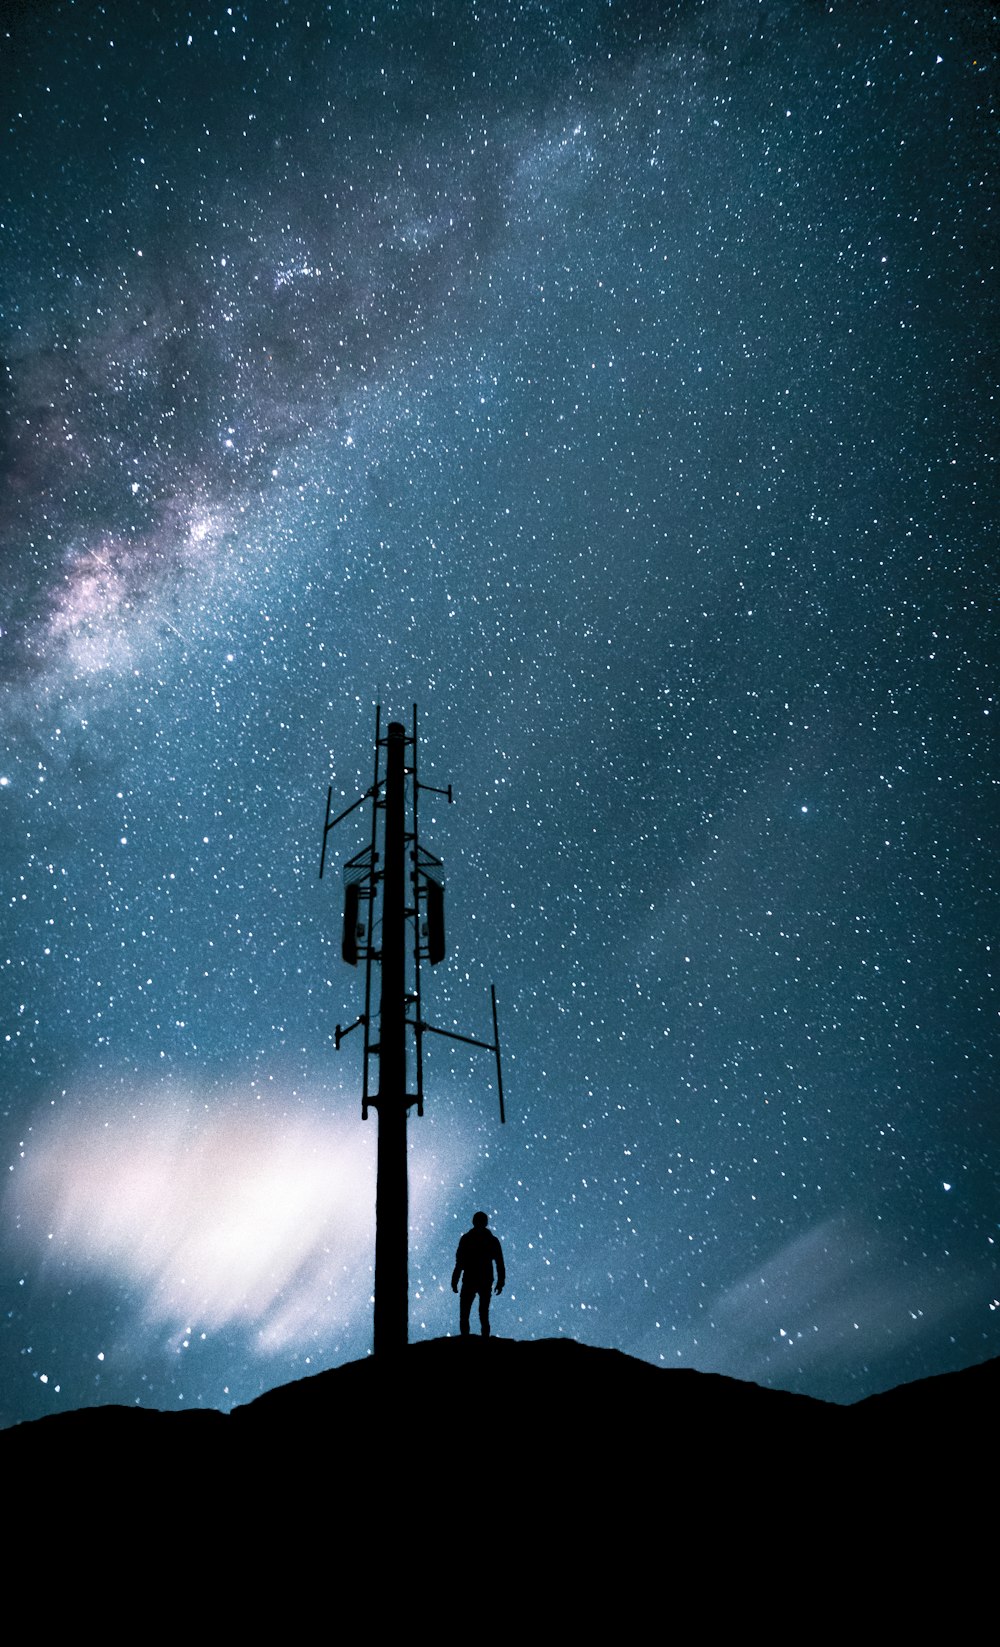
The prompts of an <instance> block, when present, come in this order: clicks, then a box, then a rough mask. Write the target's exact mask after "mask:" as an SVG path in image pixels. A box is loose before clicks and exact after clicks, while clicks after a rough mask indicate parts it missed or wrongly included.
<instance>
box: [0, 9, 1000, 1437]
mask: <svg viewBox="0 0 1000 1647" xmlns="http://www.w3.org/2000/svg"><path fill="white" fill-rule="evenodd" d="M983 16H984V14H983V13H982V12H981V11H980V10H979V8H976V7H972V6H967V5H959V6H948V5H943V4H935V5H931V6H930V7H927V8H922V9H921V13H920V17H919V20H918V19H915V18H913V17H908V16H904V15H902V14H901V13H900V8H899V7H897V6H888V5H886V6H879V5H874V4H873V5H868V6H865V7H864V8H861V9H860V11H859V9H858V8H853V7H847V6H841V5H838V4H833V5H812V4H809V5H803V4H801V3H799V0H795V3H791V0H789V3H788V4H782V3H777V4H773V5H771V4H761V5H749V4H742V3H741V4H736V3H730V4H727V3H713V4H704V5H702V4H694V3H692V4H683V5H673V6H671V5H656V6H652V5H650V6H641V5H633V6H628V5H621V6H612V5H606V4H597V3H593V4H588V3H580V4H577V5H571V4H559V3H553V4H551V5H542V4H525V5H504V4H500V5H492V6H490V7H488V8H483V9H482V11H480V12H477V11H476V9H475V8H474V7H473V6H472V5H468V4H462V5H459V4H457V3H450V4H436V5H429V4H420V3H416V0H414V3H409V0H408V3H406V4H401V5H398V6H386V5H383V4H373V3H372V0H369V3H367V4H366V5H364V6H361V5H357V6H355V5H350V4H339V5H332V6H329V7H323V6H321V5H310V4H294V3H293V4H287V5H280V4H259V5H249V6H239V5H234V6H231V7H230V6H225V5H211V6H207V7H206V6H200V7H197V8H191V9H190V10H189V9H188V8H185V7H182V6H179V5H172V4H166V5H159V6H158V7H156V8H155V10H154V9H151V8H136V7H134V6H127V5H122V4H108V5H104V6H97V5H92V4H86V5H84V4H77V5H74V4H69V3H65V0H59V3H52V4H36V5H30V4H25V5H21V6H19V7H16V8H14V10H13V13H12V15H9V16H8V20H7V22H6V24H5V29H6V36H5V38H4V41H3V50H4V58H5V64H6V72H5V73H4V75H3V91H2V94H0V95H2V99H3V129H4V132H5V135H6V152H5V158H4V166H3V173H2V175H3V176H4V178H5V180H6V182H5V193H6V198H5V200H4V204H3V210H2V223H3V242H2V244H3V263H2V268H0V308H2V315H3V321H2V347H3V375H2V380H0V381H2V389H3V396H4V405H3V413H4V422H3V434H2V445H0V483H2V489H0V532H2V545H3V549H2V554H3V592H2V614H3V616H2V651H0V671H2V706H3V707H2V713H3V725H4V734H5V735H4V750H3V757H2V758H3V770H2V773H0V807H2V809H3V814H4V830H3V848H2V859H0V862H2V871H3V898H4V904H5V908H6V911H7V919H6V923H5V941H4V946H3V951H2V954H0V961H2V971H3V979H4V993H3V1015H4V1030H3V1034H4V1038H5V1041H4V1047H3V1062H4V1080H3V1089H2V1091H3V1096H2V1105H3V1109H2V1116H3V1119H2V1138H3V1143H4V1147H5V1152H6V1160H7V1165H8V1167H9V1172H8V1183H7V1185H6V1186H5V1191H6V1193H5V1196H4V1200H3V1203H2V1207H0V1217H2V1250H3V1262H2V1285H3V1337H2V1346H3V1348H2V1371H0V1394H2V1400H0V1412H2V1417H3V1421H5V1422H8V1423H9V1422H13V1421H16V1420H18V1419H21V1418H24V1417H32V1416H37V1415H39V1414H41V1413H44V1412H48V1411H52V1410H56V1409H58V1408H60V1407H77V1406H80V1405H83V1404H85V1403H88V1402H93V1401H111V1400H113V1401H125V1402H133V1401H136V1400H141V1401H143V1402H146V1403H149V1404H152V1405H157V1406H162V1407H172V1406H175V1405H177V1404H179V1403H181V1402H183V1403H184V1404H190V1403H197V1402H203V1403H205V1404H207V1405H212V1406H228V1405H230V1404H231V1403H232V1402H234V1401H243V1400H246V1399H249V1398H250V1397H252V1396H253V1395H254V1394H256V1393H257V1392H258V1391H259V1390H260V1389H262V1388H266V1387H268V1386H270V1385H273V1384H277V1383H281V1382H283V1381H286V1380H288V1379H290V1378H293V1377H298V1376H301V1375H302V1373H304V1372H308V1371H311V1370H316V1369H318V1368H321V1367H325V1366H329V1365H331V1364H335V1363H338V1362H340V1361H343V1360H346V1359H351V1358H353V1357H356V1356H359V1355H363V1354H365V1353H366V1351H367V1349H368V1346H369V1344H370V1328H371V1304H370V1290H371V1259H372V1220H373V1179H372V1173H373V1164H374V1143H375V1121H374V1119H373V1120H372V1121H371V1122H369V1123H368V1124H367V1126H363V1125H362V1123H361V1121H360V1118H359V1104H358V1080H359V1068H358V1057H357V1051H358V1049H357V1047H356V1046H355V1043H354V1042H348V1044H347V1046H346V1047H345V1048H344V1049H343V1050H342V1051H341V1052H340V1053H339V1054H337V1053H335V1052H334V1050H333V1045H332V1033H333V1027H334V1024H335V1023H336V1022H337V1021H338V1020H339V1021H341V1022H345V1023H346V1022H348V1021H350V1019H351V1018H353V1016H354V1015H355V1012H356V1011H357V1010H358V1007H359V1003H358V996H357V988H358V981H357V979H356V977H355V976H354V974H352V973H351V972H349V970H348V969H347V968H345V967H344V966H343V965H342V964H341V962H340V959H339V918H340V907H339V897H338V892H337V885H336V881H334V883H333V884H330V885H328V884H326V883H324V885H323V886H322V887H320V886H319V885H318V883H317V880H316V869H317V863H318V853H319V844H320V828H321V824H322V809H323V799H324V795H325V789H326V785H327V783H328V782H330V781H331V779H332V781H333V784H334V793H335V799H336V800H339V798H340V797H343V804H344V805H346V804H347V803H348V802H349V801H350V800H353V798H354V796H355V794H356V793H357V792H358V791H359V790H360V789H361V788H363V787H365V786H366V785H367V783H368V782H369V779H370V767H371V736H372V731H373V723H374V705H375V702H376V701H377V700H380V701H381V703H382V706H383V712H384V713H385V714H386V715H387V716H389V717H391V718H407V717H408V714H409V708H410V705H411V704H412V703H413V702H416V703H418V704H419V706H420V712H421V725H422V732H423V745H422V756H421V760H422V769H423V773H424V775H425V777H426V778H427V779H428V781H430V782H437V783H441V784H446V783H448V782H451V783H453V784H454V786H455V793H456V799H457V804H456V806H455V807H453V808H450V809H449V808H448V807H447V806H444V807H441V806H437V807H431V806H428V807H427V808H426V809H425V812H424V825H425V830H426V844H427V845H428V846H430V847H432V848H433V850H434V851H435V852H437V853H438V854H439V855H440V856H442V857H443V858H444V860H445V864H446V868H447V879H448V900H449V902H448V932H449V955H448V958H447V960H446V962H445V963H444V964H443V965H442V966H441V967H439V968H437V969H436V971H435V972H434V974H433V976H432V978H431V979H430V981H429V983H428V985H427V990H426V997H425V1005H426V1007H427V1009H428V1013H429V1015H430V1016H431V1017H432V1018H433V1019H434V1020H435V1021H437V1022H439V1023H442V1024H444V1025H446V1026H448V1027H450V1026H454V1027H456V1028H458V1029H461V1030H463V1031H465V1032H466V1033H470V1034H473V1035H476V1034H485V1033H486V1032H487V1030H488V1027H489V992H488V986H489V982H490V980H491V979H495V980H496V984H497V989H498V994H499V998H500V1009H501V1023H502V1034H503V1039H504V1046H505V1053H506V1060H507V1062H506V1072H505V1073H506V1080H507V1083H508V1084H509V1091H508V1094H507V1096H508V1102H509V1125H508V1126H507V1128H506V1129H504V1130H501V1129H500V1128H499V1126H498V1125H497V1120H496V1109H495V1095H494V1093H493V1091H492V1089H491V1085H490V1067H489V1059H488V1058H482V1059H478V1058H476V1057H475V1056H469V1055H466V1054H465V1053H464V1052H463V1051H461V1050H459V1049H457V1048H452V1047H450V1046H449V1044H448V1043H446V1042H443V1041H442V1042H439V1043H438V1042H435V1044H434V1045H433V1046H432V1047H430V1048H429V1049H428V1054H429V1055H428V1069H427V1077H428V1080H427V1088H428V1104H427V1114H426V1116H425V1118H424V1119H423V1120H422V1121H417V1120H414V1121H413V1122H412V1123H411V1128H410V1139H411V1188H412V1198H413V1228H412V1242H411V1247H412V1250H411V1281H412V1293H413V1296H412V1301H411V1335H412V1336H414V1337H416V1336H420V1335H425V1334H426V1335H432V1336H437V1335H440V1334H443V1333H445V1332H447V1331H454V1330H455V1325H456V1307H455V1301H454V1299H453V1296H452V1294H451V1292H450V1290H449V1288H448V1280H449V1277H450V1273H451V1267H452V1263H453V1259H454V1250H455V1245H456V1241H457V1237H458V1235H459V1234H460V1233H461V1231H462V1230H463V1229H465V1228H466V1227H467V1226H468V1223H469V1220H470V1215H471V1213H472V1212H473V1211H474V1210H475V1209H476V1208H477V1207H479V1206H482V1207H485V1208H486V1209H487V1210H488V1211H489V1212H490V1215H491V1220H492V1223H493V1226H494V1227H495V1229H496V1231H497V1233H498V1234H499V1235H500V1236H501V1238H502V1240H503V1242H504V1246H505V1251H506V1254H507V1263H508V1274H509V1286H508V1291H507V1292H506V1293H505V1295H504V1297H503V1298H502V1299H501V1300H499V1301H498V1303H497V1305H496V1306H495V1309H494V1318H495V1319H494V1325H495V1330H497V1331H499V1332H500V1333H502V1334H505V1335H510V1336H515V1337H533V1336H534V1337H538V1336H550V1335H554V1334H569V1335H572V1336H573V1337H576V1338H579V1339H582V1340H585V1341H588V1342H591V1343H595V1344H606V1345H614V1346H617V1347H620V1348H621V1349H623V1350H626V1351H628V1352H629V1353H631V1354H634V1355H638V1356H641V1357H644V1358H646V1359H648V1360H650V1361H654V1362H657V1363H659V1362H662V1363H663V1364H665V1365H668V1366H696V1367H700V1368H705V1369H710V1370H715V1371H722V1372H727V1373H731V1374H734V1375H736V1376H739V1377H743V1378H750V1379H756V1380H759V1381H762V1382H767V1383H773V1384H777V1385H781V1386H782V1387H785V1388H789V1389H797V1390H804V1391H808V1392H810V1393H813V1394H818V1395H822V1396H827V1397H832V1398H834V1399H837V1400H842V1401H850V1400H854V1399H857V1398H859V1397H861V1396H863V1395H865V1394H867V1393H869V1392H871V1391H873V1390H876V1389H880V1388H884V1387H887V1386H889V1385H892V1384H894V1383H896V1382H898V1381H900V1380H901V1379H908V1378H914V1377H920V1376H923V1375H926V1374H929V1373H936V1372H942V1371H945V1370H947V1369H950V1368H954V1367H959V1366H962V1365H965V1364H967V1363H970V1362H973V1361H977V1360H981V1359H983V1358H985V1357H986V1356H988V1355H991V1354H995V1353H996V1352H997V1349H998V1342H1000V1332H998V1328H1000V1304H998V1303H997V1300H998V1298H1000V1283H998V1278H997V1263H996V1252H997V1249H996V1245H995V1243H996V1241H997V1239H998V1210H997V1209H998V1205H1000V1202H998V1197H997V1188H998V1185H997V1170H996V1169H997V1120H996V1096H995V1091H996V1081H995V1074H994V1065H995V1049H996V1029H995V1024H996V1001H995V998H994V994H993V990H992V978H991V971H992V958H991V954H990V946H991V943H992V942H993V938H994V934H995V931H996V925H997V922H996V908H995V897H994V888H995V869H994V864H995V860H996V845H995V817H996V804H995V795H996V769H995V759H994V741H993V737H992V718H991V717H992V712H994V709H995V705H994V696H995V693H994V686H993V666H994V662H995V650H996V649H995V641H994V630H993V628H992V626H991V624H990V622H989V618H988V613H989V604H990V597H991V596H992V595H993V594H994V592H995V579H994V573H993V567H994V564H995V559H994V544H995V541H996V533H995V527H996V493H995V488H994V487H993V485H992V483H991V478H990V475H991V470H990V459H991V448H992V444H993V443H992V439H991V437H992V436H993V433H994V430H993V416H992V408H993V401H992V388H993V383H994V380H995V344H994V340H995V338H996V336H997V335H998V327H997V315H996V293H995V283H994V275H993V264H994V260H995V250H996V248H995V241H994V237H993V235H992V232H991V212H990V207H991V203H992V197H991V190H990V186H989V178H990V175H991V171H992V168H993V165H994V162H995V135H994V134H995V123H994V121H993V117H992V115H991V108H990V106H991V101H992V99H993V97H994V95H995V89H996V77H995V47H996V40H995V38H989V37H988V36H987V33H986V31H985V25H984V24H983ZM351 829H352V825H351V824H345V825H344V826H343V827H342V830H341V831H340V832H339V833H338V838H337V840H336V846H337V850H338V854H339V855H340V856H341V857H344V856H347V855H349V853H350V852H352V851H355V850H357V848H358V847H360V846H361V845H362V844H363V841H364V825H363V823H361V822H359V823H358V826H357V830H356V832H355V834H354V835H352V834H351ZM356 1039H357V1038H355V1041H356Z"/></svg>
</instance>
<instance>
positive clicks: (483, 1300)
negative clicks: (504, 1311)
mask: <svg viewBox="0 0 1000 1647" xmlns="http://www.w3.org/2000/svg"><path fill="white" fill-rule="evenodd" d="M492 1290H493V1289H492V1287H489V1286H486V1287H480V1289H479V1325H480V1327H481V1328H482V1332H483V1337H484V1338H489V1336H490V1293H491V1292H492Z"/></svg>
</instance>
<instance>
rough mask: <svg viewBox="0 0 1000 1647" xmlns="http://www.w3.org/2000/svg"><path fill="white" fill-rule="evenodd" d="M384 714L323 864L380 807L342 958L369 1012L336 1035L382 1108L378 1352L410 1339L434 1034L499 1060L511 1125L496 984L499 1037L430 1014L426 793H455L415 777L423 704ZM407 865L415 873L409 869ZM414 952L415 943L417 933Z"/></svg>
mask: <svg viewBox="0 0 1000 1647" xmlns="http://www.w3.org/2000/svg"><path fill="white" fill-rule="evenodd" d="M381 728H382V709H381V705H378V706H377V707H376V710H375V773H374V777H373V779H372V783H371V786H370V788H368V789H366V790H365V793H364V794H363V795H360V796H359V797H358V799H357V800H356V801H354V802H352V804H351V805H350V806H349V807H347V808H345V810H344V811H343V812H339V813H338V814H337V816H336V817H335V818H331V816H330V806H331V801H332V799H333V785H332V784H331V785H330V787H329V788H328V789H327V793H326V818H325V820H324V824H323V846H322V851H321V853H320V860H319V875H320V880H322V879H323V872H324V870H325V868H326V847H327V838H328V836H329V834H330V831H331V829H335V828H336V826H337V825H338V824H339V823H341V822H342V820H343V819H344V818H346V817H348V816H349V815H350V814H351V813H352V812H354V811H356V810H357V808H358V807H359V806H363V805H364V803H365V801H370V802H371V836H370V839H369V844H368V845H367V846H366V847H363V848H362V850H361V851H360V852H358V853H356V854H355V855H354V857H353V858H348V860H347V862H346V863H345V864H344V914H343V933H342V938H341V954H342V956H343V958H344V960H345V961H346V962H347V963H348V965H349V966H357V964H358V962H359V961H360V960H363V961H364V963H365V1005H364V1011H363V1012H362V1013H360V1014H359V1015H358V1017H357V1018H355V1020H354V1022H353V1024H348V1026H347V1028H346V1029H342V1028H341V1026H340V1025H339V1024H338V1025H337V1026H336V1029H335V1031H334V1045H335V1046H336V1048H337V1050H338V1051H339V1050H340V1046H341V1043H342V1042H343V1041H344V1040H346V1038H347V1036H348V1035H350V1034H351V1033H352V1031H354V1030H355V1029H358V1028H361V1029H363V1030H364V1052H363V1057H362V1081H361V1118H362V1120H364V1121H367V1119H368V1111H369V1109H376V1110H377V1111H378V1180H377V1186H376V1191H375V1352H376V1354H380V1353H382V1352H384V1351H392V1350H398V1349H401V1348H403V1347H404V1346H405V1344H406V1342H407V1339H408V1334H409V1326H408V1316H409V1307H408V1280H407V1270H408V1201H409V1190H408V1185H407V1177H406V1118H407V1115H408V1113H409V1111H410V1109H411V1108H412V1107H413V1106H414V1105H416V1110H417V1114H418V1115H423V1113H424V1036H425V1035H426V1034H432V1035H442V1036H444V1037H445V1038H446V1039H448V1040H451V1041H462V1042H464V1043H465V1045H466V1046H472V1047H483V1048H484V1049H485V1050H486V1051H487V1052H492V1053H493V1054H494V1056H495V1058H496V1066H497V1092H498V1095H499V1099H500V1120H501V1121H505V1120H506V1118H507V1117H506V1114H505V1112H504V1101H503V1077H502V1074H501V1070H500V1033H499V1029H498V1027H497V995H496V990H495V988H494V987H493V985H492V984H491V985H490V1001H491V1006H492V1012H493V1039H492V1041H479V1040H476V1039H475V1038H474V1037H473V1036H471V1035H457V1034H455V1033H454V1032H453V1031H452V1030H447V1029H438V1028H437V1026H436V1025H434V1024H429V1023H427V1022H426V1021H425V1019H424V1016H423V992H422V969H423V965H424V963H425V962H426V963H427V964H428V965H429V966H436V965H437V963H438V962H439V961H441V960H443V959H444V954H445V934H444V873H443V869H444V866H443V865H442V863H441V860H440V858H436V857H435V856H434V854H433V853H432V852H429V851H428V850H427V848H426V847H424V846H422V845H421V842H420V835H419V829H418V813H419V799H420V794H421V791H423V792H425V793H428V794H432V795H446V796H447V798H448V803H449V805H451V803H452V801H453V800H454V796H453V795H452V792H451V785H450V784H449V785H448V787H447V789H438V788H436V787H435V786H434V785H433V784H425V783H421V782H420V779H419V776H418V772H417V706H416V704H414V706H413V722H412V730H411V731H410V732H409V733H407V730H406V728H405V726H403V725H402V724H401V723H400V722H399V721H391V722H390V723H389V726H388V728H387V730H386V735H385V736H384V737H383V736H382V730H381ZM408 779H409V784H410V801H411V806H410V827H409V828H408V829H407V827H406V786H407V780H408ZM407 866H409V867H407ZM408 925H409V927H410V930H411V934H412V947H411V948H410V949H409V952H408V946H407V941H406V940H407V926H408ZM374 967H377V968H378V969H379V973H380V994H379V1012H378V1031H377V1038H376V1037H373V1034H372V1010H371V1003H372V969H373V968H374ZM411 1039H412V1042H413V1051H414V1059H413V1074H414V1082H413V1086H414V1090H413V1091H412V1092H411V1091H410V1090H409V1081H408V1076H407V1049H408V1045H409V1043H410V1040H411ZM373 1059H375V1060H377V1066H378V1075H377V1079H378V1087H377V1090H376V1091H374V1092H373V1091H372V1086H371V1072H372V1060H373Z"/></svg>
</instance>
